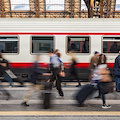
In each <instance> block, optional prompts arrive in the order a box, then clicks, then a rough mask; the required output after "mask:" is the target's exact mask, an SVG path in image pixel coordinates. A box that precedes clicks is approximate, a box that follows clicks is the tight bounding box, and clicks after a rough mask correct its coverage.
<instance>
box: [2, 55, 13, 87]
mask: <svg viewBox="0 0 120 120" xmlns="http://www.w3.org/2000/svg"><path fill="white" fill-rule="evenodd" d="M7 70H10V66H9V62H8V60H6V59H4V58H3V56H2V54H1V53H0V71H1V72H0V74H1V76H3V77H4V79H5V80H6V81H8V82H9V83H10V86H11V87H12V86H13V80H12V78H11V77H10V76H9V75H8V74H7V73H6V71H7Z"/></svg>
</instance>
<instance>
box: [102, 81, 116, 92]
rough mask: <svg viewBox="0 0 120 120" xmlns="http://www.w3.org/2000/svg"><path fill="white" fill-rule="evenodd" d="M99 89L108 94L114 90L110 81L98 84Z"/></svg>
mask: <svg viewBox="0 0 120 120" xmlns="http://www.w3.org/2000/svg"><path fill="white" fill-rule="evenodd" d="M100 89H101V91H102V92H103V93H104V94H108V93H112V92H113V91H114V86H113V83H112V82H103V83H102V84H101V85H100Z"/></svg>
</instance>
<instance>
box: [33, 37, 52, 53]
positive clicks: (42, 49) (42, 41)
mask: <svg viewBox="0 0 120 120" xmlns="http://www.w3.org/2000/svg"><path fill="white" fill-rule="evenodd" d="M50 50H54V37H51V36H46V37H44V36H32V53H48V51H50Z"/></svg>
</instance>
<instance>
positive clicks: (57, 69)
mask: <svg viewBox="0 0 120 120" xmlns="http://www.w3.org/2000/svg"><path fill="white" fill-rule="evenodd" d="M57 51H58V50H57ZM49 56H50V66H51V72H52V76H51V79H50V81H51V82H52V83H53V82H54V81H55V80H56V87H57V90H58V93H59V96H57V98H63V97H64V93H63V91H62V88H61V81H62V76H64V75H65V73H64V67H63V62H62V61H61V60H60V59H59V57H58V55H57V53H56V54H55V53H53V52H52V51H50V52H49Z"/></svg>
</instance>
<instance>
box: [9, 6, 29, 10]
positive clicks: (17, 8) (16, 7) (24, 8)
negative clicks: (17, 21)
mask: <svg viewBox="0 0 120 120" xmlns="http://www.w3.org/2000/svg"><path fill="white" fill-rule="evenodd" d="M11 8H12V10H30V7H29V5H12V6H11Z"/></svg>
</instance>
